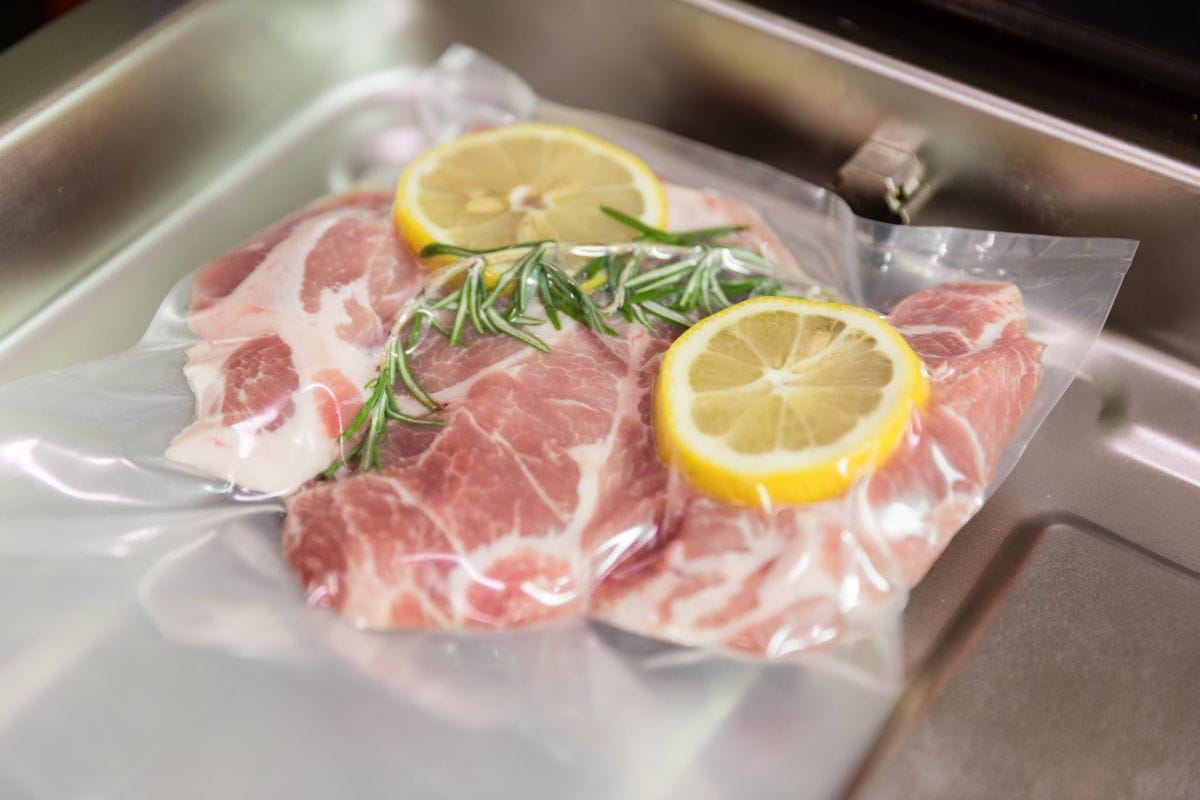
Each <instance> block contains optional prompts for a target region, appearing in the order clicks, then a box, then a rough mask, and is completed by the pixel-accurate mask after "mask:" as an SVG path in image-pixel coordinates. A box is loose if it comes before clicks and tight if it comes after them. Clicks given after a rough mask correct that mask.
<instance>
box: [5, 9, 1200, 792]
mask: <svg viewBox="0 0 1200 800" xmlns="http://www.w3.org/2000/svg"><path fill="white" fill-rule="evenodd" d="M569 5H570V7H569V9H568V8H565V6H566V4H559V5H557V6H556V13H554V14H547V13H545V8H546V6H545V4H544V3H539V2H534V0H527V1H522V0H509V1H508V2H502V3H499V2H498V3H491V4H481V3H471V2H466V0H442V2H427V3H421V2H415V1H413V2H408V1H406V0H378V1H377V2H369V1H368V0H357V1H356V2H347V3H341V4H328V3H323V2H317V0H301V2H290V3H284V2H283V0H276V1H275V2H264V3H250V2H224V1H221V0H214V1H213V2H199V3H192V4H190V5H188V6H186V7H184V8H183V9H182V10H181V11H179V12H177V13H176V14H175V15H174V16H172V17H170V18H169V19H168V20H167V21H166V22H165V23H163V24H161V25H160V26H159V27H157V28H153V29H151V30H150V31H149V32H147V33H146V34H145V35H143V36H142V37H141V38H138V39H135V40H132V42H131V43H129V44H127V45H125V46H124V47H123V49H121V50H119V51H118V52H116V53H114V54H112V55H111V56H110V57H108V59H107V60H106V61H104V62H103V63H102V64H100V65H98V66H97V67H96V68H94V69H92V70H91V71H90V72H88V73H87V74H86V75H85V76H84V77H83V78H81V79H80V80H79V81H76V82H74V83H73V84H72V85H70V86H67V87H66V88H64V89H63V90H61V91H60V92H58V93H57V94H53V95H51V96H49V97H46V98H43V99H42V100H40V101H38V102H37V103H36V104H35V105H27V106H23V107H22V110H14V109H11V108H10V109H9V111H8V113H9V116H8V117H7V118H6V119H4V120H3V121H0V219H2V220H3V225H0V286H2V287H3V289H4V291H3V293H2V295H0V337H3V338H0V379H4V378H11V377H16V376H18V375H20V374H26V373H29V372H32V371H34V370H37V369H43V368H50V367H54V366H58V365H62V364H66V363H70V362H71V361H74V360H77V359H81V358H87V357H94V356H96V355H99V354H102V353H105V352H112V351H114V350H116V349H119V348H122V347H124V346H127V345H128V344H130V343H131V342H133V341H134V340H136V338H137V336H138V335H139V334H140V332H141V331H142V329H143V328H144V326H145V323H146V322H147V320H148V319H149V318H150V315H151V314H152V312H153V310H154V308H155V306H156V305H157V303H158V301H159V300H160V299H161V297H162V296H163V294H165V292H166V290H167V289H168V288H169V286H170V285H171V284H173V283H174V281H175V280H176V279H177V278H178V277H180V276H182V275H183V274H185V273H186V272H188V271H189V270H191V269H193V268H194V267H196V266H197V265H199V264H201V263H203V262H204V261H205V260H206V259H208V258H210V257H212V256H214V255H216V254H218V253H220V252H221V251H222V250H224V249H225V248H227V247H228V246H229V245H231V244H232V243H234V242H236V241H237V240H239V239H240V238H242V237H244V236H246V235H247V234H249V233H251V232H253V231H254V230H255V229H257V228H258V227H260V226H261V225H263V224H264V223H266V222H268V221H269V220H272V219H274V218H276V217H278V216H280V215H281V214H283V213H284V212H286V211H287V210H289V209H291V208H293V207H295V206H297V205H299V204H300V203H302V202H304V201H305V200H307V199H309V198H311V197H313V196H316V195H318V194H320V193H321V192H323V191H326V190H327V189H328V188H329V187H330V186H331V184H336V183H337V182H338V181H339V180H342V179H344V178H345V176H347V175H350V176H353V175H354V174H355V173H356V170H358V169H359V168H360V165H358V164H357V162H356V161H355V160H354V157H353V153H354V146H355V144H356V143H359V142H362V141H364V140H366V138H369V136H370V134H371V133H372V132H373V131H378V130H380V129H382V128H383V127H385V126H386V124H387V119H386V109H381V108H380V107H379V106H378V105H375V106H371V107H370V108H369V110H368V111H364V110H363V108H362V107H361V104H359V103H358V100H359V99H360V98H362V97H363V96H365V93H372V92H373V93H378V92H379V91H380V88H381V83H380V82H381V81H384V82H386V81H388V80H397V81H398V79H399V78H400V77H402V76H403V75H405V74H411V72H412V71H413V70H415V69H416V68H417V67H419V66H421V65H423V64H425V63H427V62H428V61H429V60H430V59H431V58H432V57H433V56H434V55H436V54H437V53H438V52H440V51H441V50H442V49H443V48H444V47H445V46H446V45H447V44H449V43H451V42H452V41H456V40H458V41H464V42H466V43H468V44H471V45H473V46H475V47H477V48H479V49H481V50H483V51H484V52H486V53H488V54H489V55H492V56H493V57H495V58H497V59H499V60H501V61H503V62H505V63H507V64H508V65H510V66H511V67H513V68H514V69H516V70H517V71H519V72H520V73H521V74H522V75H524V76H525V77H526V78H527V79H528V80H529V81H530V82H531V84H532V85H533V86H534V88H535V89H537V90H538V91H539V92H541V93H542V94H544V95H545V96H547V97H549V98H551V99H554V100H558V101H561V102H565V103H569V104H574V105H579V106H584V107H590V108H596V109H600V110H604V111H609V112H613V113H617V114H620V115H623V116H628V117H632V118H636V119H641V120H644V121H646V122H649V123H652V124H655V125H659V126H661V127H664V128H668V129H671V130H675V131H677V132H679V133H683V134H685V135H689V136H692V137H693V138H697V139H701V140H705V141H709V142H711V143H714V144H717V145H719V146H722V147H725V148H727V149H730V150H733V151H736V152H741V153H744V154H746V155H750V156H752V157H756V158H759V159H761V160H764V161H768V162H771V163H774V164H776V165H778V166H781V167H783V168H785V169H788V170H790V171H792V172H795V173H797V174H799V175H801V176H802V177H804V178H806V179H808V180H811V181H814V182H816V183H828V182H831V181H833V180H834V178H835V176H836V173H837V170H838V168H839V166H841V165H842V164H844V163H845V162H846V161H847V160H849V159H850V158H851V157H852V156H853V154H854V153H855V151H856V150H858V148H859V147H860V146H862V145H863V144H864V143H865V142H867V141H869V139H870V138H871V135H872V133H873V132H875V131H876V130H877V129H878V127H879V126H880V125H881V124H882V123H883V122H884V121H885V120H897V121H899V122H902V123H907V124H912V125H916V126H918V127H919V128H920V129H921V130H923V131H924V132H925V134H926V139H925V142H924V144H923V147H922V162H923V163H924V165H925V166H926V168H927V169H928V172H929V174H930V176H931V177H932V179H933V180H934V181H935V183H936V191H935V192H933V193H932V194H931V195H930V196H929V198H928V202H927V203H926V204H925V205H924V206H923V207H922V208H921V209H920V210H919V211H918V212H917V213H916V214H915V216H914V220H913V221H914V222H917V223H920V224H954V225H966V226H972V227H984V228H1000V229H1020V230H1028V231H1034V232H1046V233H1061V234H1090V235H1110V236H1123V237H1130V238H1136V239H1139V240H1141V242H1142V246H1141V249H1140V250H1139V253H1138V257H1137V259H1136V261H1135V263H1134V266H1133V269H1132V272H1131V273H1130V276H1129V278H1128V279H1127V283H1126V287H1125V289H1124V290H1123V291H1122V294H1121V296H1120V297H1119V298H1118V301H1117V307H1116V309H1115V311H1114V315H1113V323H1112V325H1111V326H1110V328H1109V330H1108V332H1107V333H1106V334H1104V335H1103V336H1102V339H1101V341H1100V343H1099V345H1098V346H1097V348H1096V350H1095V351H1094V352H1093V354H1092V356H1091V358H1090V360H1089V362H1088V366H1087V374H1086V375H1084V376H1082V377H1081V379H1080V380H1078V381H1076V383H1075V384H1074V385H1073V387H1072V388H1071V390H1070V391H1069V392H1068V393H1067V395H1066V397H1065V398H1064V399H1063V401H1062V403H1061V404H1060V405H1059V407H1058V408H1057V409H1056V411H1055V413H1054V414H1053V415H1052V416H1051V418H1050V420H1049V421H1048V423H1047V424H1046V426H1045V428H1044V429H1043V430H1042V431H1041V432H1040V433H1039V435H1038V436H1037V437H1036V438H1035V439H1034V441H1033V443H1032V444H1031V446H1030V448H1029V450H1028V451H1027V454H1026V456H1025V458H1024V459H1023V460H1022V462H1021V463H1020V465H1019V466H1018V468H1017V469H1016V470H1015V471H1014V472H1013V474H1012V476H1011V477H1010V478H1009V480H1008V481H1007V482H1006V484H1005V486H1004V487H1003V488H1002V489H1001V491H1000V492H999V493H998V494H997V496H996V497H995V498H994V499H993V500H992V501H991V502H990V503H989V504H988V506H987V507H986V508H985V509H984V511H983V512H982V513H981V514H980V515H979V516H978V517H977V518H976V519H975V520H974V521H973V522H972V524H971V525H969V526H968V528H967V529H966V530H964V531H963V532H962V533H961V534H960V535H959V537H958V538H956V539H955V541H954V542H953V543H952V544H951V546H950V548H949V550H948V551H947V552H946V554H945V555H944V556H943V558H942V559H941V560H940V561H939V562H938V563H937V565H935V567H934V569H933V570H932V572H931V573H930V575H929V576H928V577H927V579H926V580H925V581H924V582H923V583H922V584H921V585H920V586H919V587H918V588H917V590H916V592H915V593H914V594H913V597H912V599H911V602H910V606H909V610H908V612H907V638H906V662H907V664H908V668H909V671H910V675H911V677H912V680H911V685H910V689H909V691H908V692H907V693H906V695H905V699H904V702H903V703H902V704H901V705H900V706H899V707H898V708H897V709H896V712H895V714H894V715H893V718H892V720H891V722H890V723H889V725H888V726H887V727H886V728H885V730H884V731H883V733H882V735H881V737H880V740H879V742H878V745H877V747H876V749H875V751H874V753H873V754H872V756H871V757H870V758H868V759H867V761H866V762H864V765H863V768H862V770H861V772H860V774H859V776H858V779H857V781H856V783H855V784H854V787H853V792H854V793H855V794H858V795H861V796H864V797H880V798H884V797H913V796H920V797H954V798H957V797H964V796H985V797H992V796H1003V797H1012V796H1022V797H1024V796H1030V797H1037V796H1046V797H1050V796H1054V797H1063V796H1072V797H1074V796H1078V797H1103V796H1112V797H1129V796H1144V797H1172V796H1180V797H1183V796H1187V795H1188V794H1189V791H1190V790H1191V789H1192V788H1193V787H1194V786H1196V785H1200V762H1197V761H1196V759H1195V758H1194V757H1193V754H1194V753H1195V752H1196V751H1197V745H1198V744H1200V742H1198V741H1197V738H1196V733H1195V732H1196V730H1197V729H1198V727H1197V726H1195V725H1194V724H1190V720H1194V719H1195V718H1196V715H1197V712H1198V711H1200V707H1198V706H1197V697H1198V696H1200V693H1198V692H1197V691H1196V690H1195V688H1194V687H1193V686H1192V678H1191V672H1192V671H1193V669H1192V665H1194V664H1195V663H1197V661H1198V659H1200V639H1198V638H1197V637H1196V636H1195V634H1194V632H1193V628H1194V627H1195V626H1194V625H1189V624H1188V622H1187V621H1188V620H1192V619H1196V618H1198V617H1200V582H1198V581H1197V574H1198V573H1200V541H1198V540H1197V537H1196V534H1195V523H1194V520H1195V519H1197V517H1198V516H1200V493H1198V492H1197V491H1196V490H1197V487H1198V486H1200V427H1198V426H1197V423H1195V422H1194V420H1196V419H1200V415H1198V414H1197V411H1200V370H1197V368H1196V366H1195V365H1196V364H1197V363H1200V345H1198V344H1197V342H1200V313H1198V309H1197V303H1200V271H1197V270H1194V269H1191V268H1190V266H1189V256H1188V254H1189V253H1192V252H1195V251H1196V250H1197V249H1198V246H1200V171H1198V170H1197V169H1196V168H1195V167H1194V166H1191V165H1189V164H1187V163H1184V162H1182V161H1177V160H1172V159H1170V158H1167V157H1164V156H1161V155H1158V154H1156V153H1154V152H1152V151H1149V150H1145V149H1140V148H1138V147H1136V146H1133V145H1131V144H1128V143H1126V142H1122V141H1119V140H1116V139H1112V138H1107V137H1105V136H1103V135H1100V134H1098V133H1096V132H1095V131H1093V130H1089V129H1086V128H1082V127H1078V126H1075V125H1071V124H1068V123H1065V122H1063V121H1061V120H1059V119H1056V118H1053V117H1049V116H1046V115H1043V114H1039V113H1035V112H1033V111H1030V110H1029V109H1027V108H1024V107H1022V106H1019V105H1016V104H1013V103H1010V102H1005V101H1002V100H999V99H997V98H995V97H992V96H989V95H987V94H984V93H982V92H980V91H978V90H975V89H972V88H969V87H967V86H964V85H961V84H956V83H953V82H951V81H949V80H946V79H945V78H942V77H939V76H938V75H935V74H931V73H927V72H923V71H921V70H917V69H914V68H912V67H910V66H907V65H905V64H903V63H900V62H897V61H893V60H891V59H887V58H884V57H881V56H879V55H878V54H876V53H873V52H870V51H867V50H864V49H861V48H859V47H855V46H852V45H849V44H847V43H846V42H844V41H842V40H839V39H837V38H835V37H833V36H830V35H828V34H825V33H820V32H817V31H814V30H811V29H807V28H803V27H801V26H798V25H795V24H791V23H786V22H783V21H781V20H779V19H777V18H774V17H770V16H767V15H765V14H762V13H759V12H755V11H752V10H749V9H747V8H744V7H739V6H728V5H722V4H717V3H708V2H700V1H699V0H697V2H659V3H650V4H643V3H639V2H635V0H628V1H627V2H621V3H610V2H601V1H600V0H576V2H572V3H570V4H569ZM108 6H112V7H114V8H116V7H120V6H121V4H119V3H109V4H108ZM108 6H105V7H108ZM75 21H77V20H75ZM72 22H73V20H72V19H71V18H70V17H68V18H67V19H65V20H63V22H62V25H64V26H69V25H70V24H71V23H72ZM347 42H353V43H354V45H353V47H348V46H346V44H345V43H347ZM530 42H537V45H538V46H537V47H531V46H530ZM22 57H23V58H25V57H29V55H28V53H26V54H25V55H23V56H22ZM13 63H14V62H13V60H12V59H11V58H10V57H9V55H5V56H4V57H0V75H5V76H9V75H10V73H9V72H8V70H10V69H11V68H12V64H13ZM381 70H390V72H381ZM401 83H402V82H400V81H398V82H397V89H396V91H402V88H401ZM348 153H349V154H350V155H347V154H348ZM797 780H803V776H797Z"/></svg>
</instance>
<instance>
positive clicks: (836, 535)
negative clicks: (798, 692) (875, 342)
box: [592, 283, 1043, 656]
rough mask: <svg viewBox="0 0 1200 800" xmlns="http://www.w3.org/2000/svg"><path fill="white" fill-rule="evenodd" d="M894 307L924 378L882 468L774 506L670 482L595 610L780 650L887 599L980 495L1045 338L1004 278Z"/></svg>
mask: <svg viewBox="0 0 1200 800" xmlns="http://www.w3.org/2000/svg"><path fill="white" fill-rule="evenodd" d="M890 320H891V322H892V323H893V324H894V325H896V327H897V328H898V329H899V330H900V332H901V333H902V334H903V335H904V336H905V338H906V339H907V340H908V341H909V343H910V344H911V345H912V346H913V348H914V350H916V352H917V354H918V355H920V357H921V359H922V361H923V362H924V364H925V366H926V367H927V368H928V370H929V373H930V378H931V383H932V393H931V396H930V400H929V403H928V406H927V407H926V408H925V409H924V411H923V412H921V413H920V414H919V415H917V416H915V417H914V419H913V421H912V424H911V427H910V431H909V434H908V436H907V437H906V439H905V441H904V443H903V444H902V445H901V447H900V449H899V450H898V451H897V452H896V453H895V454H894V455H893V456H892V457H891V458H890V459H889V460H888V461H887V462H886V463H885V465H884V466H883V467H882V468H881V469H880V470H879V471H878V472H876V473H874V474H873V475H871V476H870V477H869V478H867V479H865V480H864V481H862V482H861V483H860V484H858V485H857V486H855V487H854V489H852V491H851V492H850V494H849V495H848V496H846V497H843V498H839V499H836V500H830V501H826V502H823V503H818V504H813V505H809V506H802V507H792V508H780V509H777V510H775V511H774V513H771V512H769V511H750V510H745V509H739V508H735V507H733V506H729V505H725V504H722V503H719V502H717V501H715V500H712V499H710V498H707V497H705V496H702V495H698V494H696V493H693V492H690V491H688V490H687V489H686V488H685V487H680V486H677V485H673V486H672V490H671V492H670V493H669V496H670V497H672V498H677V500H675V501H673V502H671V503H670V504H669V505H671V506H673V507H669V508H667V509H666V511H665V521H664V523H663V536H662V538H661V541H662V542H663V544H662V545H661V547H659V548H656V549H653V550H646V549H644V550H643V551H641V553H640V554H639V555H637V556H636V557H635V558H633V559H630V560H628V561H626V562H625V563H623V564H621V565H620V566H619V567H618V568H617V570H616V571H615V572H614V573H613V574H612V575H611V576H610V577H609V578H608V579H607V580H606V581H605V583H604V584H603V585H602V586H601V587H600V589H599V590H598V591H597V593H596V596H595V599H594V603H593V608H592V614H593V615H594V616H595V617H596V618H598V619H601V620H604V621H606V622H608V623H611V624H613V625H616V626H618V627H621V628H625V629H628V630H633V631H637V632H639V633H643V634H646V635H649V636H653V637H656V638H664V639H669V640H671V641H675V642H679V643H682V644H688V645H697V646H704V647H714V648H721V649H730V650H736V651H741V652H747V653H751V654H757V655H762V654H765V655H770V656H779V655H784V654H786V653H788V652H791V651H792V650H798V649H802V648H806V647H811V646H814V645H819V644H822V643H824V642H827V641H831V640H833V639H834V638H837V637H839V636H841V635H843V634H844V633H846V632H847V630H854V629H856V628H857V627H858V626H857V624H856V623H857V622H860V621H863V620H864V619H869V618H870V617H871V616H872V615H873V614H876V613H880V612H885V613H886V612H887V611H889V609H887V608H886V606H887V604H888V602H890V601H891V600H894V599H896V598H897V597H898V596H902V594H898V593H897V591H896V590H897V589H901V590H905V589H908V588H910V587H911V586H912V585H913V584H915V583H916V582H917V581H918V580H919V579H920V578H921V577H922V576H923V575H924V574H925V572H926V570H928V569H929V567H930V566H931V565H932V564H933V561H934V559H935V558H936V557H937V556H938V554H939V553H941V551H942V549H943V548H944V547H945V546H946V544H947V542H948V541H949V539H950V537H951V536H953V535H954V533H955V532H956V531H957V530H958V529H959V528H960V527H962V525H963V524H965V523H966V521H967V520H968V519H969V518H970V517H971V515H972V514H974V513H975V511H976V510H977V509H978V508H979V505H980V504H981V502H982V499H983V493H984V490H985V487H986V486H987V483H988V481H989V480H990V478H991V476H992V473H993V470H994V469H995V465H996V461H997V459H998V458H999V456H1000V452H1001V450H1002V449H1003V447H1004V444H1005V442H1007V441H1008V438H1009V437H1010V436H1011V435H1012V432H1013V429H1014V427H1015V426H1016V423H1017V420H1018V419H1019V418H1020V416H1021V413H1022V412H1023V411H1024V409H1025V407H1026V406H1027V405H1028V404H1029V401H1030V400H1031V399H1032V397H1033V394H1034V392H1035V390H1036V389H1037V386H1038V384H1039V382H1040V381H1041V376H1042V364H1041V354H1042V349H1043V348H1042V345H1040V344H1039V343H1037V342H1035V341H1034V340H1032V339H1030V338H1029V336H1028V334H1027V333H1026V329H1025V316H1024V309H1023V304H1022V302H1021V296H1020V293H1019V292H1018V291H1017V289H1016V288H1015V287H1014V286H1012V285H1010V284H1003V283H967V284H956V285H948V286H942V287H938V288H934V289H929V290H926V291H922V292H918V293H916V294H914V295H911V296H910V297H908V298H907V299H905V300H904V301H903V302H901V303H900V305H899V306H898V307H897V308H896V309H895V310H894V311H893V313H892V314H891V316H890ZM674 481H676V482H677V481H678V479H674ZM890 610H892V611H894V609H890Z"/></svg>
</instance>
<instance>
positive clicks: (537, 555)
mask: <svg viewBox="0 0 1200 800" xmlns="http://www.w3.org/2000/svg"><path fill="white" fill-rule="evenodd" d="M550 334H553V335H550ZM546 338H547V341H548V343H549V344H550V345H551V347H552V350H551V352H550V353H548V354H543V353H540V352H538V351H536V350H533V349H531V348H529V347H528V346H526V345H524V344H521V343H519V342H516V341H514V340H511V339H507V338H488V339H482V340H478V341H475V342H474V343H473V344H472V345H471V346H470V347H469V348H461V347H449V346H448V345H447V344H446V342H445V340H444V339H443V338H441V337H434V338H431V339H426V340H425V344H423V349H421V350H419V351H418V352H417V353H416V354H415V355H414V356H413V358H412V361H411V363H412V368H413V371H414V373H415V374H417V375H420V376H421V377H422V381H423V383H424V385H425V388H426V389H428V390H429V391H431V392H432V393H434V395H435V396H436V397H438V398H439V400H440V401H441V402H443V403H444V404H445V405H446V407H447V413H446V420H447V423H448V424H447V425H446V427H445V428H444V429H440V430H437V429H430V428H422V427H418V426H413V425H409V424H404V423H392V424H391V428H390V430H389V436H388V438H387V440H386V442H385V445H384V448H385V449H384V451H383V454H382V461H383V464H384V467H383V469H382V470H381V471H379V472H369V473H357V474H354V473H352V474H349V475H343V476H342V477H340V478H338V479H336V480H331V481H321V482H316V483H313V484H311V485H310V486H308V487H305V488H304V489H302V490H301V491H300V492H298V493H297V494H295V495H294V496H293V497H292V498H290V500H289V502H288V514H287V517H286V519H285V522H284V550H285V553H286V555H287V558H288V561H289V562H290V563H291V565H292V567H293V568H294V569H295V570H296V572H297V573H298V575H299V577H300V580H301V582H302V583H303V585H304V587H305V588H306V590H307V591H308V594H309V598H310V600H311V601H312V602H314V603H317V604H321V605H329V606H333V607H334V608H337V609H339V610H340V611H341V612H342V614H343V615H344V616H345V617H347V618H348V619H349V620H351V621H352V622H353V623H354V624H356V625H358V626H362V627H370V628H391V627H411V626H438V627H457V626H499V627H507V626H513V625H521V624H526V623H530V622H535V621H540V620H544V619H547V618H551V617H559V616H564V615H578V614H580V613H581V612H582V610H583V608H584V607H585V606H586V603H587V600H588V595H589V593H590V591H591V587H592V586H593V585H594V583H595V582H596V580H597V579H598V578H599V577H600V576H601V575H603V574H604V573H605V572H606V571H607V570H608V569H609V568H610V567H611V565H612V564H613V563H614V562H616V561H618V560H619V559H620V558H622V557H623V556H624V555H625V554H626V553H627V552H628V551H630V550H632V549H634V548H636V547H637V546H639V545H640V544H642V543H643V542H644V539H645V537H646V536H647V535H649V534H652V533H653V530H654V526H653V520H654V518H655V514H656V513H657V509H658V507H659V505H660V497H661V494H662V490H663V487H664V486H665V482H666V477H667V476H666V472H665V470H664V469H663V468H662V466H661V464H660V463H659V461H658V459H657V457H656V456H655V454H654V447H653V441H652V439H651V437H649V436H648V435H647V434H648V431H649V415H650V407H649V402H648V398H649V387H650V385H651V383H652V381H653V377H654V372H655V368H656V360H655V359H654V358H653V357H654V356H655V355H657V354H658V353H659V352H661V351H662V350H663V349H664V347H665V346H666V342H665V341H664V340H662V339H660V338H656V337H653V336H651V335H649V334H648V333H646V332H645V331H644V330H641V329H630V330H629V331H628V333H627V335H626V336H624V337H622V338H618V339H613V338H608V337H601V336H597V335H596V334H594V333H593V332H592V331H590V330H588V329H586V328H583V327H582V326H580V325H577V324H574V323H572V322H570V321H569V320H568V321H567V322H566V324H565V325H564V329H563V330H562V331H561V332H559V333H557V334H554V333H553V332H552V331H551V332H547V335H546Z"/></svg>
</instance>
